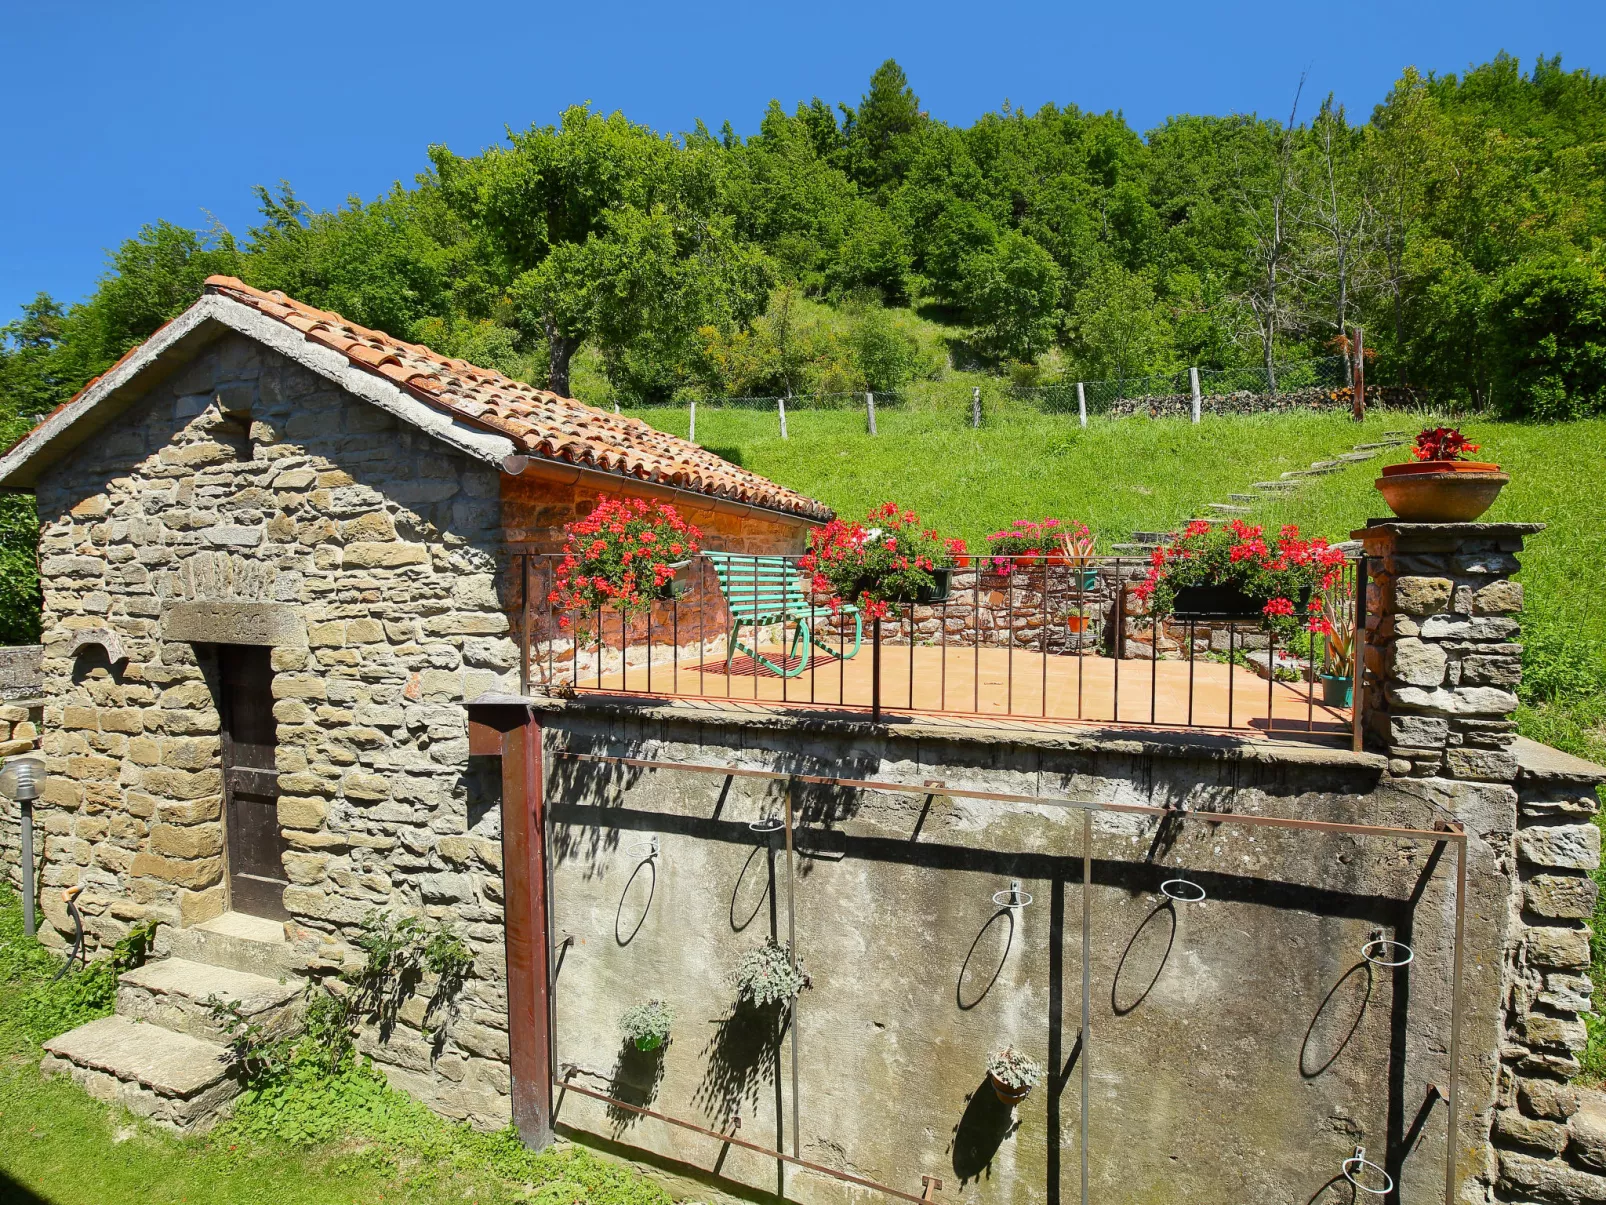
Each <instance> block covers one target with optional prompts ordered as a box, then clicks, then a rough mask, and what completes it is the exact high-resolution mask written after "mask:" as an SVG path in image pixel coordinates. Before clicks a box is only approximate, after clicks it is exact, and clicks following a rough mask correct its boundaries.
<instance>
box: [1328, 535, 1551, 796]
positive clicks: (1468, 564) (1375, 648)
mask: <svg viewBox="0 0 1606 1205" xmlns="http://www.w3.org/2000/svg"><path fill="white" fill-rule="evenodd" d="M1543 529H1544V525H1543V524H1540V523H1402V522H1398V521H1396V520H1392V519H1374V520H1372V521H1371V522H1370V523H1369V524H1368V525H1367V526H1366V527H1365V529H1363V530H1361V531H1357V532H1354V533H1352V534H1353V536H1354V538H1355V539H1358V540H1360V541H1361V542H1362V546H1363V551H1364V552H1365V555H1366V558H1367V567H1368V572H1369V573H1370V574H1371V585H1370V587H1369V588H1368V590H1367V599H1366V686H1365V705H1366V726H1367V736H1368V740H1369V742H1370V743H1373V744H1375V745H1378V746H1380V747H1382V748H1384V749H1386V750H1387V752H1388V754H1389V756H1390V769H1391V770H1392V771H1393V772H1394V773H1395V774H1396V775H1411V776H1414V777H1422V778H1430V777H1445V778H1451V779H1462V780H1470V781H1474V782H1506V783H1509V782H1511V781H1513V780H1514V779H1515V778H1516V777H1517V764H1516V760H1515V759H1514V758H1513V757H1512V756H1511V752H1510V750H1511V745H1512V743H1513V742H1514V741H1515V740H1516V735H1517V725H1516V722H1515V721H1514V720H1513V719H1512V718H1511V715H1512V713H1513V712H1514V711H1516V710H1517V695H1516V689H1517V683H1518V682H1519V681H1520V680H1521V678H1522V646H1521V645H1520V644H1518V643H1516V640H1517V630H1518V624H1517V620H1516V613H1517V612H1519V611H1521V610H1522V587H1521V586H1520V585H1519V584H1518V583H1516V582H1514V581H1512V580H1511V575H1512V574H1514V573H1515V572H1516V571H1517V568H1518V563H1517V554H1518V553H1519V552H1521V551H1522V542H1523V539H1524V537H1526V536H1529V535H1532V534H1533V533H1535V532H1538V531H1542V530H1543Z"/></svg>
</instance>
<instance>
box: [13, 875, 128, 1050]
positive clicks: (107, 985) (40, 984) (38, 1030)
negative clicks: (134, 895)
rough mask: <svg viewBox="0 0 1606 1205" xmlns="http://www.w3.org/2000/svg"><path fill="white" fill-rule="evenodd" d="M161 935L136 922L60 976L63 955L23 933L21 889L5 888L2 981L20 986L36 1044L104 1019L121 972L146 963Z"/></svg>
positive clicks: (19, 999) (16, 1003)
mask: <svg viewBox="0 0 1606 1205" xmlns="http://www.w3.org/2000/svg"><path fill="white" fill-rule="evenodd" d="M155 936H156V922H155V921H154V920H150V921H142V922H140V923H139V924H137V925H135V926H133V927H132V928H131V929H130V930H129V931H128V932H127V933H126V934H125V935H124V936H123V937H122V938H121V939H120V940H119V941H118V942H117V943H116V944H115V945H114V946H113V947H112V949H111V951H110V953H109V954H108V955H107V956H105V957H102V958H97V959H96V960H95V961H93V962H91V963H89V964H88V965H87V966H82V967H80V966H78V964H76V963H74V965H73V967H72V968H71V969H69V970H67V971H66V973H65V974H61V972H62V969H63V965H62V960H61V958H60V957H59V956H57V955H56V954H54V953H52V952H51V951H50V950H48V949H46V948H45V947H44V946H42V945H40V944H39V941H38V939H37V938H32V937H25V936H24V935H23V932H22V909H21V904H20V902H19V901H18V899H17V896H16V893H15V892H13V891H12V890H11V889H10V888H9V887H5V888H0V983H4V984H9V985H13V986H15V987H16V988H18V989H19V990H18V991H17V992H16V993H15V995H14V996H13V998H12V1008H13V1009H14V1015H15V1020H16V1023H17V1025H18V1027H19V1028H20V1029H21V1031H22V1032H23V1033H24V1034H26V1035H27V1037H28V1038H29V1039H30V1040H32V1041H35V1042H42V1041H44V1040H46V1039H47V1038H53V1037H55V1036H56V1035H57V1034H62V1033H66V1032H67V1031H68V1030H69V1029H74V1028H76V1027H77V1026H79V1025H82V1024H83V1023H84V1022H85V1021H93V1020H94V1019H95V1018H96V1017H104V1016H106V1015H108V1014H109V1013H110V1012H111V1011H112V1006H113V1005H114V1004H116V1002H117V976H118V975H120V974H122V972H124V971H126V970H129V969H131V968H133V967H137V966H141V965H143V964H144V962H145V957H146V955H147V954H148V953H149V951H150V945H151V942H152V941H153V940H154V939H155Z"/></svg>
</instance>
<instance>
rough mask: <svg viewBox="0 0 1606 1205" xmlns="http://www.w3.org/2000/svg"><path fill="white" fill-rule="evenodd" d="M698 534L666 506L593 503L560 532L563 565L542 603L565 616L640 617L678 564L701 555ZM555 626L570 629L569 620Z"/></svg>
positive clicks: (642, 502) (633, 501)
mask: <svg viewBox="0 0 1606 1205" xmlns="http://www.w3.org/2000/svg"><path fill="white" fill-rule="evenodd" d="M702 536H703V533H702V532H701V531H699V530H698V529H697V528H696V527H694V526H692V525H691V524H690V523H688V522H686V520H684V519H682V518H681V517H680V514H679V512H677V511H676V510H675V508H674V507H673V506H670V505H669V504H668V503H667V502H647V501H646V500H644V499H641V498H609V497H606V496H604V497H602V498H599V499H598V500H597V506H596V509H595V510H593V511H592V512H591V513H590V514H589V515H587V516H586V517H585V518H583V519H576V520H574V521H573V522H572V523H566V524H564V527H563V560H562V561H560V562H559V563H558V568H557V572H556V573H555V574H554V576H553V588H552V592H551V593H550V594H548V595H547V601H548V602H549V603H551V604H552V605H553V606H555V607H558V608H561V609H562V610H564V611H582V612H584V611H595V610H598V609H600V608H602V607H608V606H611V607H613V608H614V609H615V610H617V611H619V612H620V613H621V614H624V615H633V614H639V613H640V612H642V611H645V610H647V609H648V608H649V607H651V606H652V604H653V601H654V600H655V599H658V598H662V597H663V596H664V591H665V588H666V587H667V585H668V583H669V581H670V579H671V578H673V577H674V576H675V569H676V566H677V564H678V563H679V562H682V561H686V560H688V559H690V558H691V557H694V556H696V555H697V553H698V552H699V551H700V547H701V546H700V544H699V541H700V540H701V539H702ZM560 622H561V623H562V624H563V626H565V627H567V626H569V622H570V620H569V616H567V615H564V616H562V618H561V620H560Z"/></svg>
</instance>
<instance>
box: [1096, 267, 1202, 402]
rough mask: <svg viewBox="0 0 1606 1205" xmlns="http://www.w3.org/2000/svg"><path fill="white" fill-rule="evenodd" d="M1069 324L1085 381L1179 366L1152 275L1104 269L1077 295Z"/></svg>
mask: <svg viewBox="0 0 1606 1205" xmlns="http://www.w3.org/2000/svg"><path fill="white" fill-rule="evenodd" d="M1071 322H1072V328H1073V331H1074V346H1075V350H1076V361H1077V365H1078V368H1079V371H1080V372H1081V373H1082V375H1083V376H1084V377H1085V378H1087V379H1090V380H1096V379H1104V378H1114V379H1117V380H1123V381H1124V380H1126V379H1128V378H1129V377H1138V376H1145V375H1147V374H1150V373H1157V372H1166V371H1170V370H1171V369H1173V368H1175V367H1177V365H1176V360H1175V354H1174V352H1173V350H1172V344H1171V327H1170V323H1169V322H1168V321H1167V320H1166V315H1165V312H1164V310H1163V308H1162V307H1161V306H1160V304H1159V302H1158V299H1157V298H1156V296H1155V292H1154V281H1153V276H1152V274H1151V273H1149V272H1148V271H1142V272H1129V271H1128V270H1127V269H1125V268H1123V267H1121V265H1120V264H1117V263H1113V262H1112V263H1106V264H1104V265H1102V266H1101V267H1100V268H1099V270H1098V271H1097V272H1096V273H1094V275H1093V279H1092V280H1090V281H1089V282H1088V283H1087V285H1086V286H1085V287H1084V288H1083V289H1082V290H1081V292H1080V293H1078V294H1077V297H1076V306H1075V310H1074V312H1073V314H1072V318H1071Z"/></svg>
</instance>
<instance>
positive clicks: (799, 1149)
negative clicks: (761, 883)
mask: <svg viewBox="0 0 1606 1205" xmlns="http://www.w3.org/2000/svg"><path fill="white" fill-rule="evenodd" d="M796 794H797V780H796V779H795V778H790V779H787V782H786V947H787V950H788V952H789V953H790V954H791V955H792V971H793V973H794V974H795V973H796V972H797V964H798V958H797V873H796V871H797V867H796V856H795V854H794V853H793V850H792V825H793V823H794V819H793V817H794V811H793V803H792V799H793V796H794V795H796ZM797 1000H798V993H797V992H793V993H792V1157H793V1158H794V1159H801V1158H802V1157H803V1138H802V1132H803V1123H802V1121H801V1119H800V1118H799V1115H798V1107H797V1104H798V1095H799V1094H798V1070H797V1024H798V1022H797Z"/></svg>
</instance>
